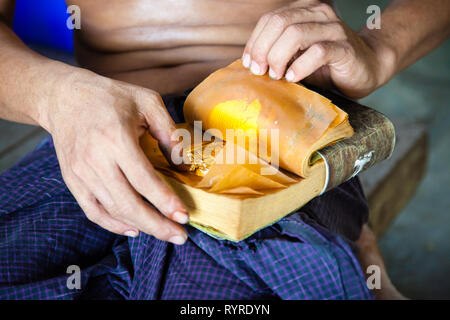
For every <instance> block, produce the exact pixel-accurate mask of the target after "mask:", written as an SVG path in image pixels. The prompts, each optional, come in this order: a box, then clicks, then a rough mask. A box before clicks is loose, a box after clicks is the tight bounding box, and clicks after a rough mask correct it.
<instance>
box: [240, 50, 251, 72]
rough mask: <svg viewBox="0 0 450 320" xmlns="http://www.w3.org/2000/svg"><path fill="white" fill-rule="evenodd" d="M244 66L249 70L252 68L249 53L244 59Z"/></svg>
mask: <svg viewBox="0 0 450 320" xmlns="http://www.w3.org/2000/svg"><path fill="white" fill-rule="evenodd" d="M242 65H243V66H244V68H247V69H248V68H249V67H250V55H249V54H248V53H246V54H244V56H243V57H242Z"/></svg>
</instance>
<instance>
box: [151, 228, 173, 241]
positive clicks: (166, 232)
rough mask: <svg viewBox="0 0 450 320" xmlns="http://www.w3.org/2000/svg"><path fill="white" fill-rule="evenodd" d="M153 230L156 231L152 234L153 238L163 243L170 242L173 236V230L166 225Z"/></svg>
mask: <svg viewBox="0 0 450 320" xmlns="http://www.w3.org/2000/svg"><path fill="white" fill-rule="evenodd" d="M153 229H154V231H153V232H152V234H153V236H154V237H155V238H158V239H159V240H162V241H167V240H169V239H170V237H171V235H172V231H171V229H170V228H169V227H167V226H164V225H162V226H161V225H159V226H154V227H153Z"/></svg>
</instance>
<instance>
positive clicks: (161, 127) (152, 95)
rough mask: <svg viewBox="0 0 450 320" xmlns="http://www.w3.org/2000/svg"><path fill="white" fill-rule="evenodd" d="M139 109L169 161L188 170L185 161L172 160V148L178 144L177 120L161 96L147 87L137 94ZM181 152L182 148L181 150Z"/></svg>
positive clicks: (179, 167) (183, 169)
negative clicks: (176, 162)
mask: <svg viewBox="0 0 450 320" xmlns="http://www.w3.org/2000/svg"><path fill="white" fill-rule="evenodd" d="M136 102H137V108H138V111H139V112H140V113H141V114H142V115H143V116H144V118H145V122H146V124H147V128H148V131H149V133H150V134H151V135H152V137H153V138H155V139H156V140H158V144H159V148H160V149H161V151H162V153H163V154H164V156H165V158H166V159H167V161H169V163H170V164H171V165H172V166H174V167H176V168H177V169H179V170H182V171H186V170H187V169H188V167H187V165H185V164H184V163H181V164H175V163H174V162H173V161H172V156H171V155H172V150H174V149H175V148H176V146H177V145H178V143H179V142H178V140H175V137H176V135H175V134H174V133H175V131H176V126H175V122H174V121H173V120H172V117H171V116H170V114H169V112H168V111H167V108H166V106H165V105H164V101H163V100H162V98H161V96H160V95H159V94H158V93H157V92H155V91H152V90H149V89H146V90H145V92H144V93H143V94H138V95H137V101H136ZM179 152H181V150H179Z"/></svg>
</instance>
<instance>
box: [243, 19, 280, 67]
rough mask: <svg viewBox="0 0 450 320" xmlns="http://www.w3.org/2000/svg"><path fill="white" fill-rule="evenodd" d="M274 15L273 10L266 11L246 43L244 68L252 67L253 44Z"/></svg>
mask: <svg viewBox="0 0 450 320" xmlns="http://www.w3.org/2000/svg"><path fill="white" fill-rule="evenodd" d="M272 15H273V13H272V12H269V13H266V14H265V15H263V16H262V17H261V18H260V19H259V20H258V22H257V23H256V26H255V29H253V32H252V34H251V35H250V38H249V39H248V41H247V43H246V45H245V48H244V53H243V54H242V65H243V66H244V68H247V69H248V68H250V64H251V57H250V53H251V51H252V48H253V44H254V42H255V40H256V38H258V36H259V34H260V33H261V31H262V29H263V28H264V26H265V25H266V23H267V22H268V21H269V19H270V18H271V17H272Z"/></svg>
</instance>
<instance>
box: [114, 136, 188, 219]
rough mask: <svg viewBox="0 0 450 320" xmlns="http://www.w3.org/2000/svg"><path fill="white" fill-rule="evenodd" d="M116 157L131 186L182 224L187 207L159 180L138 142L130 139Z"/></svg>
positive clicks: (166, 214)
mask: <svg viewBox="0 0 450 320" xmlns="http://www.w3.org/2000/svg"><path fill="white" fill-rule="evenodd" d="M123 154H124V155H126V158H125V157H123V156H119V157H118V165H119V167H120V168H121V170H122V171H123V173H124V174H125V176H126V178H127V179H128V181H129V182H130V184H131V185H132V186H133V188H134V189H135V190H136V191H137V192H138V193H139V194H141V195H142V196H144V197H145V198H146V199H147V200H148V201H149V202H151V203H152V204H153V205H154V206H155V207H156V208H158V210H159V211H161V213H162V214H163V215H165V216H166V217H168V218H170V219H172V220H174V221H176V222H178V223H181V224H184V223H187V222H188V220H189V217H188V214H187V209H186V207H185V205H184V204H183V202H182V201H181V200H180V199H179V197H178V196H177V195H176V194H175V192H174V191H173V190H172V189H171V188H170V187H169V186H168V185H167V183H165V182H164V181H162V180H161V178H160V177H159V176H158V174H157V173H156V171H155V169H154V168H153V166H152V165H151V164H150V162H149V160H148V159H147V157H146V156H145V154H144V152H143V151H142V149H141V148H140V146H139V144H137V143H135V142H132V141H130V142H129V144H128V146H127V151H126V152H124V153H123Z"/></svg>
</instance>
